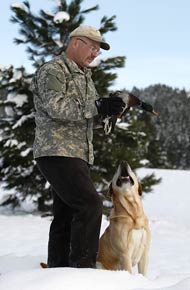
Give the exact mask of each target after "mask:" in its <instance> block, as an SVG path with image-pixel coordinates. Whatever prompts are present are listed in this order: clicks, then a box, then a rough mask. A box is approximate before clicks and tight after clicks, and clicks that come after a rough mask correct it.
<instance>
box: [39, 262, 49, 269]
mask: <svg viewBox="0 0 190 290" xmlns="http://www.w3.org/2000/svg"><path fill="white" fill-rule="evenodd" d="M40 266H41V267H42V268H43V269H46V268H48V265H47V264H46V263H43V262H41V263H40Z"/></svg>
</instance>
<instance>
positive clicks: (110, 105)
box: [95, 96, 125, 116]
mask: <svg viewBox="0 0 190 290" xmlns="http://www.w3.org/2000/svg"><path fill="white" fill-rule="evenodd" d="M95 104H96V107H97V110H98V113H99V114H100V115H102V116H116V115H118V114H119V113H121V112H122V111H123V109H124V107H125V103H124V102H123V100H122V98H120V97H117V96H113V97H111V98H99V99H98V100H96V101H95Z"/></svg>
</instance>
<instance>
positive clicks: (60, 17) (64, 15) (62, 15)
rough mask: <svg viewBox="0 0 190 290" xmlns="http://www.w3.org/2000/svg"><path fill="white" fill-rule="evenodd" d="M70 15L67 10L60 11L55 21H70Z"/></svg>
mask: <svg viewBox="0 0 190 290" xmlns="http://www.w3.org/2000/svg"><path fill="white" fill-rule="evenodd" d="M69 19H70V15H69V14H68V13H67V12H65V11H59V12H57V13H56V14H55V16H54V18H53V21H54V22H55V23H62V22H63V21H69Z"/></svg>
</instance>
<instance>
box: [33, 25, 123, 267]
mask: <svg viewBox="0 0 190 290" xmlns="http://www.w3.org/2000/svg"><path fill="white" fill-rule="evenodd" d="M100 48H102V49H105V50H108V49H109V48H110V46H109V44H108V43H106V42H103V40H102V37H101V35H100V32H99V31H98V30H96V29H95V28H94V27H91V26H79V27H78V28H76V29H75V30H74V31H73V32H72V33H71V34H70V41H69V44H68V47H67V49H66V51H65V53H62V54H61V55H60V56H57V57H55V58H54V59H53V60H51V61H49V62H47V63H45V64H44V65H43V66H41V67H40V68H39V69H38V70H37V72H36V74H35V76H34V78H33V81H32V84H31V90H32V91H33V94H34V103H35V109H36V117H35V121H36V132H35V141H34V158H35V159H36V162H37V165H38V167H39V169H40V171H41V173H42V174H43V176H44V177H45V178H46V180H47V181H48V182H49V183H50V185H51V188H52V194H53V215H54V218H53V221H52V223H51V226H50V233H49V244H48V267H68V266H69V267H79V268H83V267H90V268H94V267H95V263H96V255H97V251H98V240H99V233H100V226H101V217H102V202H101V199H100V197H99V195H98V194H97V192H96V190H95V188H94V185H93V183H92V180H91V178H90V172H89V165H91V164H93V145H92V136H93V118H94V116H96V115H98V114H99V115H104V116H105V115H107V116H111V115H117V114H118V113H120V112H121V111H122V110H123V107H124V106H125V104H124V103H123V101H122V99H121V98H119V97H113V98H98V95H97V92H96V90H95V87H94V83H93V81H92V79H91V72H90V70H89V69H88V68H87V67H88V66H89V64H90V63H91V62H92V61H93V60H94V59H95V58H96V57H97V56H98V55H99V53H100Z"/></svg>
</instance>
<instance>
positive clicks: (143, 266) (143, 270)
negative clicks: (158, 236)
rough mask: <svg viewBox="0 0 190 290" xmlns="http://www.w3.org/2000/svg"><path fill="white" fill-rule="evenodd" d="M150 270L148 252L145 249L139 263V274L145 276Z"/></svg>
mask: <svg viewBox="0 0 190 290" xmlns="http://www.w3.org/2000/svg"><path fill="white" fill-rule="evenodd" d="M147 268H148V251H147V250H146V249H145V251H144V253H143V255H142V257H141V259H140V261H139V263H138V272H139V273H140V274H142V275H144V276H146V274H147Z"/></svg>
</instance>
